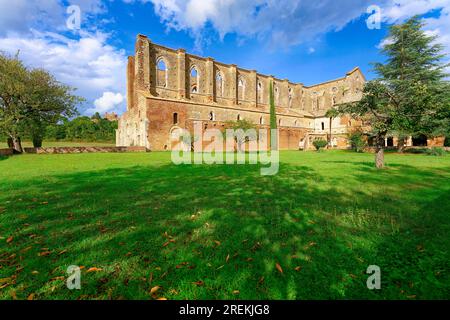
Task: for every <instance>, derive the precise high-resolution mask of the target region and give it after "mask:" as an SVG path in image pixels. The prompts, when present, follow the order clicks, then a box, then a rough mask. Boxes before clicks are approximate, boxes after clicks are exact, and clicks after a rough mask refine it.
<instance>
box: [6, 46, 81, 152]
mask: <svg viewBox="0 0 450 320" xmlns="http://www.w3.org/2000/svg"><path fill="white" fill-rule="evenodd" d="M73 90H74V89H72V88H71V87H69V86H66V85H64V84H61V83H59V82H58V81H57V80H56V79H55V78H54V77H53V76H52V75H51V74H50V73H48V72H47V71H45V70H42V69H31V70H30V69H28V68H26V67H25V66H24V65H23V63H22V62H21V61H20V60H19V58H18V56H17V55H16V56H15V57H9V56H7V55H5V54H0V130H1V131H3V132H4V133H5V134H7V135H8V136H9V137H10V138H11V139H12V141H13V146H14V149H15V150H16V152H22V146H21V143H20V135H29V136H31V138H32V140H33V143H34V145H35V146H40V145H41V143H42V139H43V137H44V134H45V128H46V127H47V126H48V125H50V124H55V123H57V122H58V121H59V120H60V119H62V117H72V116H74V115H75V114H77V111H76V105H77V104H79V103H80V102H82V101H83V99H82V98H80V97H78V96H76V95H74V94H73Z"/></svg>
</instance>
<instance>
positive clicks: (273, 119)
mask: <svg viewBox="0 0 450 320" xmlns="http://www.w3.org/2000/svg"><path fill="white" fill-rule="evenodd" d="M269 92H270V97H269V100H270V129H271V131H272V130H276V129H277V128H278V127H277V113H276V110H275V98H274V94H273V82H272V81H270V88H269ZM270 146H271V150H278V134H275V135H271V139H270Z"/></svg>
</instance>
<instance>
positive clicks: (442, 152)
mask: <svg viewBox="0 0 450 320" xmlns="http://www.w3.org/2000/svg"><path fill="white" fill-rule="evenodd" d="M445 154H446V152H445V150H444V149H443V148H438V147H433V148H431V149H428V150H427V155H429V156H436V157H442V156H445Z"/></svg>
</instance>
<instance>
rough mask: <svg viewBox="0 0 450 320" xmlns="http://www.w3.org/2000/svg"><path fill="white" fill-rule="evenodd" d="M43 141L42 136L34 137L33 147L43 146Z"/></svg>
mask: <svg viewBox="0 0 450 320" xmlns="http://www.w3.org/2000/svg"><path fill="white" fill-rule="evenodd" d="M42 141H43V139H42V138H41V137H33V147H35V148H42Z"/></svg>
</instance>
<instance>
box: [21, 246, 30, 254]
mask: <svg viewBox="0 0 450 320" xmlns="http://www.w3.org/2000/svg"><path fill="white" fill-rule="evenodd" d="M31 249H33V247H31V246H30V247H26V248H25V249H22V250H20V252H21V253H25V252H28V251H30V250H31Z"/></svg>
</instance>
